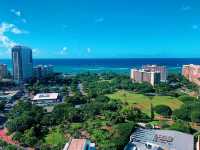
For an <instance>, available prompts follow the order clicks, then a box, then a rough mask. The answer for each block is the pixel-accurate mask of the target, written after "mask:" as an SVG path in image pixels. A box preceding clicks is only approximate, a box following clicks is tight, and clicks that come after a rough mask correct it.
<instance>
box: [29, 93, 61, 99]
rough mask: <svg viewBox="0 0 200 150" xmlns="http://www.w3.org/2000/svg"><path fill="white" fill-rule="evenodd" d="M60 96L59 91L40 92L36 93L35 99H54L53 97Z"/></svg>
mask: <svg viewBox="0 0 200 150" xmlns="http://www.w3.org/2000/svg"><path fill="white" fill-rule="evenodd" d="M57 98H58V93H40V94H36V95H35V96H34V97H33V99H32V100H33V101H37V100H52V99H57Z"/></svg>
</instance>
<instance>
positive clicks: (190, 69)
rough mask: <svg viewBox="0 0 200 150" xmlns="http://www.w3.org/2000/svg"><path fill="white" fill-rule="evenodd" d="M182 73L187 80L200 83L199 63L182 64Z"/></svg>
mask: <svg viewBox="0 0 200 150" xmlns="http://www.w3.org/2000/svg"><path fill="white" fill-rule="evenodd" d="M182 75H183V76H184V77H185V78H187V79H188V80H189V81H191V82H194V83H196V84H198V85H200V65H193V64H190V65H183V68H182Z"/></svg>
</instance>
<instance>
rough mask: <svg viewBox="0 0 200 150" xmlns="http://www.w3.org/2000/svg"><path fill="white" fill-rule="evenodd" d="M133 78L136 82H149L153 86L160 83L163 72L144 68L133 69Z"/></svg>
mask: <svg viewBox="0 0 200 150" xmlns="http://www.w3.org/2000/svg"><path fill="white" fill-rule="evenodd" d="M131 79H132V80H133V81H134V82H138V83H142V82H148V83H150V84H151V85H152V86H154V85H155V84H159V83H160V81H161V73H160V72H157V71H154V72H153V71H149V70H144V69H139V70H138V69H131Z"/></svg>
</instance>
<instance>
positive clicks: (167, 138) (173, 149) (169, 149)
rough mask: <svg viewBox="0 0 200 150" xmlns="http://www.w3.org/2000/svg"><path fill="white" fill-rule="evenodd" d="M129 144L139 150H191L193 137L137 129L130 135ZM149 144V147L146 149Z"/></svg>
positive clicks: (178, 133) (174, 132) (169, 131)
mask: <svg viewBox="0 0 200 150" xmlns="http://www.w3.org/2000/svg"><path fill="white" fill-rule="evenodd" d="M184 141H187V142H184ZM130 143H132V144H133V145H134V146H135V147H137V148H138V149H141V150H193V147H194V137H193V135H190V134H186V133H182V132H178V131H172V130H153V129H143V128H138V129H136V131H135V132H134V133H133V134H132V135H131V137H130ZM149 144H150V145H151V146H150V147H147V145H149ZM127 150H131V148H130V149H127Z"/></svg>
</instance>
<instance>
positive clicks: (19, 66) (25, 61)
mask: <svg viewBox="0 0 200 150" xmlns="http://www.w3.org/2000/svg"><path fill="white" fill-rule="evenodd" d="M12 64H13V78H14V81H16V82H17V83H21V82H24V81H26V80H28V79H29V78H31V77H32V75H33V60H32V49H30V48H28V47H25V46H14V47H13V48H12Z"/></svg>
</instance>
